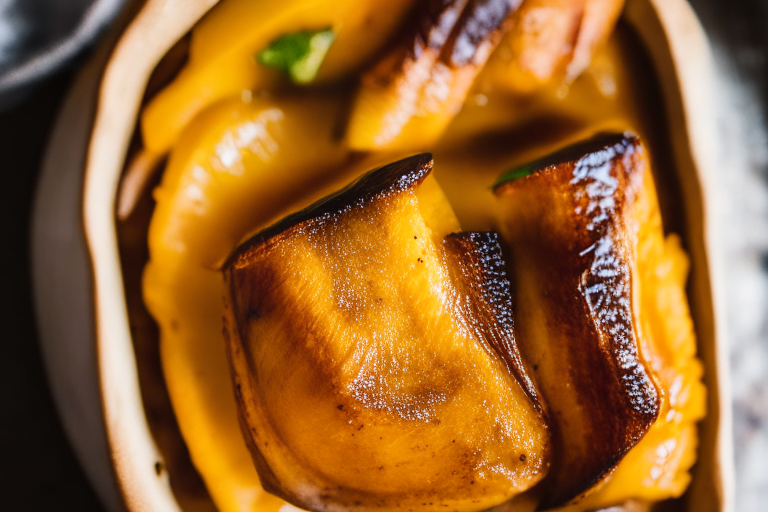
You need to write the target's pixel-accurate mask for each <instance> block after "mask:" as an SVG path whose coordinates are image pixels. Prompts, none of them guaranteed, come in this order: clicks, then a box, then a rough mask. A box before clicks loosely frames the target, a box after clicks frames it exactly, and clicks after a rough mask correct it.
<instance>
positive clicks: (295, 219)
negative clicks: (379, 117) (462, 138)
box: [223, 153, 433, 269]
mask: <svg viewBox="0 0 768 512" xmlns="http://www.w3.org/2000/svg"><path fill="white" fill-rule="evenodd" d="M432 165H433V162H432V155H431V154H430V153H421V154H418V155H414V156H411V157H408V158H403V159H402V160H398V161H397V162H393V163H391V164H388V165H385V166H383V167H379V168H378V169H374V170H372V171H369V172H367V173H366V174H364V175H363V176H361V177H360V178H358V179H357V180H356V181H354V182H352V183H351V184H349V185H348V186H347V187H345V188H343V189H341V190H339V191H338V192H336V193H334V194H331V195H329V196H326V197H324V198H322V199H320V200H319V201H316V202H315V203H312V204H311V205H309V206H307V207H306V208H304V209H303V210H301V211H298V212H296V213H294V214H291V215H288V216H287V217H285V218H284V219H282V220H280V221H278V222H276V223H275V224H273V225H272V226H270V227H268V228H266V229H264V230H263V231H260V232H259V233H257V234H255V235H254V236H252V237H251V238H249V239H248V240H247V241H246V242H244V243H243V244H241V245H240V246H239V247H238V248H237V250H235V252H234V253H233V254H232V255H231V256H230V257H229V259H228V260H227V262H226V263H224V265H223V268H224V269H226V268H229V267H233V268H239V267H240V266H242V265H244V264H247V263H248V261H249V260H250V259H251V257H250V255H251V251H255V250H260V249H259V248H260V247H261V246H262V245H263V244H265V243H268V242H269V240H270V239H271V238H273V237H276V236H279V235H280V234H281V233H283V232H285V231H287V230H288V229H289V228H292V227H294V226H298V225H306V226H308V225H311V224H322V223H325V222H331V221H332V220H333V219H334V218H335V217H338V216H339V215H342V214H343V213H344V212H347V211H349V210H351V209H353V208H363V207H364V206H365V205H366V204H369V203H370V202H372V201H373V200H375V199H379V198H383V197H386V196H391V195H394V194H397V193H399V192H402V191H404V190H407V189H409V188H412V187H414V186H416V185H418V184H419V183H421V182H422V181H423V180H424V178H426V177H427V175H428V174H429V173H430V172H432Z"/></svg>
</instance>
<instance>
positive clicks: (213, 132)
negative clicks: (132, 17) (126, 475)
mask: <svg viewBox="0 0 768 512" xmlns="http://www.w3.org/2000/svg"><path fill="white" fill-rule="evenodd" d="M410 3H411V2H410V1H408V0H396V1H392V2H390V3H389V4H388V8H387V9H376V7H377V4H376V3H375V2H355V1H352V0H337V1H336V2H335V3H334V4H335V8H334V9H329V8H328V3H327V2H324V1H319V0H291V1H288V0H283V1H280V2H278V1H258V2H254V1H252V0H228V1H227V2H223V3H222V4H221V5H220V6H219V7H217V8H216V9H215V10H214V11H212V12H211V13H210V14H209V15H208V16H207V17H206V18H205V19H204V20H203V21H202V22H201V23H200V24H199V25H198V26H197V27H196V28H195V30H194V32H193V35H192V41H191V48H190V60H189V63H188V65H187V67H186V68H185V69H184V70H183V71H182V72H181V74H179V75H178V77H177V78H176V79H175V81H174V82H172V83H171V84H170V85H169V86H168V87H166V88H165V89H164V90H163V91H162V92H160V93H159V94H158V95H157V96H156V98H155V99H154V100H153V101H152V102H151V103H150V104H149V106H148V107H147V109H146V110H145V112H144V115H143V118H142V130H143V136H144V142H145V145H146V147H147V149H148V150H149V151H154V152H158V153H163V152H165V151H166V150H168V149H170V150H171V151H170V156H169V161H168V165H167V168H166V170H165V173H164V175H163V179H162V183H161V184H160V186H159V187H158V188H157V189H156V190H155V192H154V197H155V199H156V201H157V204H156V209H155V212H154V215H153V218H152V221H151V225H150V230H149V250H150V259H149V263H148V264H147V267H146V270H145V274H144V281H143V290H144V297H145V302H146V304H147V307H148V309H149V311H150V312H151V313H152V315H153V316H154V318H155V319H156V321H157V323H158V325H159V329H160V350H161V359H162V366H163V371H164V375H165V380H166V383H167V386H168V391H169V394H170V398H171V401H172V404H173V408H174V411H175V414H176V417H177V419H178V423H179V427H180V430H181V433H182V436H183V437H184V440H185V442H186V444H187V446H188V448H189V452H190V455H191V458H192V461H193V463H194V465H195V467H196V468H197V470H198V471H199V473H200V475H201V476H202V478H203V481H204V482H205V485H206V486H207V488H208V491H209V492H210V494H211V497H212V499H213V501H214V503H215V504H216V506H217V507H218V508H219V510H221V512H244V511H258V512H277V511H278V510H279V509H280V508H281V507H283V506H286V505H287V504H286V503H285V502H284V501H282V500H281V499H279V498H276V497H274V496H272V495H270V494H268V493H266V492H265V491H264V490H263V489H262V488H261V486H260V484H259V479H258V476H257V474H256V471H255V469H254V466H253V463H252V461H251V456H250V453H249V452H248V449H247V448H246V445H245V443H244V441H243V438H242V436H241V434H240V427H239V425H238V419H237V413H236V407H235V400H234V396H233V392H232V389H231V382H230V375H229V367H228V362H227V358H226V354H225V348H224V341H223V337H222V320H221V319H222V297H223V295H224V287H223V281H222V276H221V273H220V272H219V271H218V270H217V266H218V265H219V264H220V263H221V262H222V261H223V260H224V259H225V258H226V257H227V256H228V255H229V254H230V252H231V251H232V250H233V249H234V248H235V247H236V246H237V244H238V243H239V242H240V241H241V240H242V239H243V238H244V237H245V236H247V235H248V234H249V233H252V232H254V231H255V230H258V229H259V228H262V227H264V226H266V225H268V224H269V223H271V222H273V221H274V220H276V219H278V218H280V217H281V216H283V215H285V214H286V213H288V212H290V211H294V210H296V209H298V208H300V207H301V206H304V205H307V204H309V203H310V202H311V201H312V200H314V199H316V198H318V197H321V196H322V195H324V194H326V193H328V192H329V191H331V190H334V189H335V188H337V187H338V186H339V185H340V184H344V183H346V182H348V181H350V180H351V179H352V178H353V177H354V176H356V175H359V174H360V173H361V172H363V171H365V170H368V169H370V168H372V167H374V166H375V165H376V164H379V163H383V162H386V161H388V160H389V161H391V160H393V159H394V158H396V157H398V156H403V155H402V152H401V153H400V154H398V153H397V152H396V151H395V152H393V153H390V154H387V155H383V154H375V155H367V156H366V155H361V154H359V153H352V152H350V151H349V149H348V148H346V147H345V146H344V143H343V142H342V140H343V138H342V137H341V136H340V134H342V133H343V128H344V122H345V119H346V115H347V108H348V104H349V99H350V97H351V96H352V95H353V94H352V93H353V91H352V90H345V89H343V88H342V89H339V88H336V89H335V90H334V89H331V91H332V92H327V91H326V92H322V93H321V92H310V90H307V89H304V90H301V89H295V88H285V87H280V90H281V91H282V92H275V89H276V88H277V86H276V85H274V84H275V83H280V80H278V79H277V78H276V76H275V75H273V72H272V71H265V70H264V69H263V68H259V67H258V65H257V64H255V61H254V60H253V55H255V53H257V52H258V51H259V50H260V49H261V48H263V47H264V46H265V45H266V44H268V43H269V42H270V41H271V40H272V39H274V38H275V37H276V36H278V35H281V34H284V33H289V32H292V31H296V30H298V29H304V28H307V27H312V28H325V27H328V26H332V27H334V29H336V30H337V32H338V39H337V41H336V43H335V44H334V45H333V47H332V48H331V50H330V51H329V53H328V55H327V58H326V60H325V61H324V63H323V66H322V68H321V72H320V79H321V80H325V81H330V80H333V79H334V78H337V77H339V76H344V75H345V74H349V73H352V72H356V71H357V70H358V69H359V67H360V65H361V64H363V63H365V62H366V61H367V60H368V59H369V58H370V57H371V55H372V54H373V53H374V52H375V51H376V50H377V49H379V48H380V47H381V45H382V44H383V41H385V40H386V39H387V38H388V37H390V36H391V35H392V33H393V32H394V31H395V30H397V28H398V27H399V26H400V25H401V23H402V20H403V17H404V16H405V15H406V13H407V11H408V9H409V7H410ZM374 11H375V15H374ZM634 44H635V42H634V40H633V39H632V38H631V37H630V35H629V34H628V33H627V29H626V28H625V27H619V29H618V30H617V34H615V35H614V36H613V37H612V38H611V40H610V41H609V42H608V44H607V45H606V47H605V48H603V49H602V50H600V51H599V52H598V53H597V54H596V55H595V57H594V59H593V63H592V65H591V66H590V68H589V69H588V70H587V71H586V72H585V73H584V74H583V75H582V76H581V77H580V78H579V79H577V80H576V81H575V82H574V83H573V84H571V86H570V87H569V88H567V89H566V88H564V87H558V86H556V85H553V86H551V87H547V88H544V89H540V90H538V91H537V92H535V93H533V94H531V95H529V96H525V97H523V96H516V95H515V93H510V92H509V91H508V89H506V88H504V87H501V86H500V85H499V83H500V82H502V81H501V80H497V78H496V77H494V74H493V71H492V68H489V70H487V72H484V73H483V74H481V76H480V77H479V78H478V80H477V82H476V85H475V88H474V90H473V92H472V93H471V94H470V96H469V98H468V100H467V103H466V104H465V107H464V109H463V111H462V112H461V113H460V114H459V116H458V117H457V118H456V119H455V120H454V121H453V123H452V124H451V125H450V127H449V129H448V132H447V133H446V134H444V136H443V137H442V139H441V140H440V142H439V143H438V144H437V145H436V146H435V147H431V148H423V149H427V150H432V151H433V153H434V155H435V176H436V178H437V180H438V181H439V182H440V184H441V186H442V188H443V190H444V191H445V193H446V195H447V197H448V199H449V201H450V202H451V204H452V206H453V207H454V210H455V212H456V214H457V216H458V218H459V221H460V222H461V225H462V227H463V229H466V230H476V229H491V228H492V226H491V224H490V222H491V221H490V219H492V218H493V205H494V198H493V194H492V192H491V189H490V185H491V184H492V183H493V182H494V180H495V178H496V177H497V176H498V175H500V174H501V173H502V172H503V171H504V170H506V169H508V168H509V166H511V165H513V164H519V163H521V162H522V161H524V160H528V159H530V158H533V157H536V156H541V155H542V154H544V153H545V152H547V151H549V150H551V149H555V148H556V147H558V146H562V145H563V143H564V142H566V141H571V140H573V139H574V138H576V137H579V136H583V135H584V134H589V133H594V131H596V130H597V129H603V128H610V129H614V130H616V129H619V130H625V129H629V130H633V131H634V132H636V133H638V134H639V135H640V136H641V138H644V139H645V140H646V143H647V144H648V145H649V146H650V149H651V151H653V144H652V143H650V142H649V140H651V139H649V136H650V135H651V133H652V129H653V126H652V123H651V122H650V121H649V116H648V115H647V112H645V111H644V109H648V108H649V105H646V104H643V101H642V98H641V96H640V95H639V94H638V90H639V89H640V88H641V87H640V86H641V85H642V83H640V85H639V82H638V80H639V78H638V71H637V70H636V69H634V67H633V66H632V63H633V57H632V56H633V55H634V54H633V51H635V50H634V48H635V47H634V46H633V45H634ZM244 88H245V89H248V90H249V91H251V90H254V91H257V92H253V93H252V94H251V93H250V92H249V93H247V94H242V92H243V89H244ZM270 88H271V90H272V91H273V92H271V93H261V92H258V91H263V90H270ZM518 94H519V93H518ZM651 107H652V106H651ZM489 132H493V135H492V136H490V137H485V138H482V139H480V138H478V137H477V136H478V135H480V134H483V133H489ZM489 140H490V141H491V142H488V141H489ZM649 207H652V208H656V206H655V203H654V205H653V206H649ZM654 219H655V223H654V225H652V226H643V230H642V232H641V243H640V251H647V254H648V256H647V257H646V258H645V259H643V258H640V259H639V261H647V262H651V264H648V265H646V266H645V267H644V268H640V269H639V272H640V275H641V276H642V279H643V280H644V282H645V283H648V284H647V285H646V286H643V287H642V288H643V290H644V292H643V296H642V297H641V300H642V305H643V307H645V308H647V309H648V310H649V311H650V312H651V313H649V314H648V315H647V316H648V318H651V320H650V321H649V325H643V326H641V327H642V329H643V330H644V332H645V333H646V334H647V338H648V340H649V345H650V346H648V347H643V350H644V352H645V353H646V354H649V355H650V358H651V359H652V361H653V365H654V366H655V370H656V373H657V374H658V375H659V376H660V381H661V382H660V386H661V388H662V390H663V405H662V413H661V415H660V417H659V420H657V422H656V424H655V425H654V426H653V427H652V429H651V430H650V432H649V433H648V434H647V435H646V436H645V438H644V439H643V440H642V441H641V442H640V443H639V444H638V445H637V447H635V448H634V449H633V450H632V451H631V452H630V453H629V454H628V455H627V457H626V458H625V459H624V460H623V461H622V462H621V464H620V465H619V467H618V468H617V470H616V471H615V472H614V474H613V475H612V477H611V478H610V479H609V480H608V481H607V483H606V484H605V485H603V486H602V487H601V488H600V489H599V490H597V491H596V492H594V493H592V494H591V495H590V496H589V497H588V498H587V500H586V501H585V502H583V503H582V504H580V505H579V506H577V507H576V508H575V509H584V508H585V507H598V506H604V505H609V504H614V503H619V502H621V501H623V500H626V499H628V498H639V499H648V500H657V499H663V498H668V497H674V496H679V495H680V494H681V493H682V492H683V491H684V489H685V487H686V485H687V483H688V480H689V478H690V477H689V475H688V469H689V468H690V466H691V464H692V463H693V462H694V459H695V453H696V443H697V438H696V427H695V422H696V421H697V420H698V419H700V418H701V417H702V416H703V413H704V388H703V386H702V384H701V383H700V377H701V372H702V369H701V365H700V363H699V362H698V360H697V359H696V357H695V339H694V336H693V330H692V326H691V323H690V318H689V314H688V305H687V301H686V296H685V291H684V283H685V280H686V275H687V270H688V260H687V257H686V255H685V253H684V252H683V251H682V249H681V248H680V244H679V241H678V239H677V237H675V236H674V235H670V236H669V237H667V238H666V240H664V239H662V235H661V231H660V228H659V225H660V222H661V219H660V215H659V214H658V211H657V212H656V215H655V217H654ZM670 318H674V319H680V323H679V324H678V323H673V322H670V321H669V320H668V319H670ZM288 507H290V506H288ZM575 509H574V510H575ZM286 510H287V509H286ZM286 510H283V512H286Z"/></svg>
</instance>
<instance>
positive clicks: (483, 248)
mask: <svg viewBox="0 0 768 512" xmlns="http://www.w3.org/2000/svg"><path fill="white" fill-rule="evenodd" d="M445 247H446V251H447V253H448V256H449V258H451V259H452V260H453V261H452V263H453V265H451V269H452V270H453V271H454V272H455V273H456V274H458V276H455V277H454V279H453V282H454V283H455V284H456V286H457V287H459V288H460V289H461V288H464V290H462V291H464V292H465V296H467V297H472V298H473V301H472V303H471V304H469V307H471V308H472V312H473V315H470V316H469V320H470V321H471V322H472V328H473V329H474V330H475V331H477V332H480V333H482V335H481V339H483V340H484V341H485V342H486V343H487V346H486V347H485V348H486V350H488V352H489V353H491V354H493V355H495V356H496V357H498V358H499V359H500V360H501V361H502V362H503V363H504V365H505V366H506V368H507V371H508V372H509V373H510V374H511V375H513V376H514V377H515V379H516V380H517V382H518V383H520V385H521V386H522V387H523V389H524V390H525V392H526V394H527V395H528V398H529V399H530V400H531V401H532V402H533V403H534V404H535V405H536V407H537V409H538V410H539V412H541V413H542V414H543V413H544V407H543V406H542V401H541V397H540V396H539V392H538V390H537V389H536V386H535V384H534V382H533V379H532V378H531V373H530V372H529V370H530V369H529V368H527V367H526V365H525V362H524V361H523V358H522V356H521V354H520V349H519V348H518V346H517V342H516V341H515V322H514V316H513V312H512V295H511V286H510V282H509V278H508V276H507V268H506V262H505V261H504V257H503V256H502V250H501V245H500V243H499V234H498V233H496V232H495V231H482V232H476V231H469V232H462V233H451V234H450V235H448V236H447V237H446V238H445Z"/></svg>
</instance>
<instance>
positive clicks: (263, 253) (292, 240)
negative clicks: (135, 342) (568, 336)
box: [224, 155, 549, 511]
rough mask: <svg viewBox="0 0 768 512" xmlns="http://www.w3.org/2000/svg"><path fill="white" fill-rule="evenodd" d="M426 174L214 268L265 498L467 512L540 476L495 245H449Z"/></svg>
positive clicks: (387, 184)
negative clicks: (224, 287) (221, 281)
mask: <svg viewBox="0 0 768 512" xmlns="http://www.w3.org/2000/svg"><path fill="white" fill-rule="evenodd" d="M431 168H432V162H431V156H430V155H419V156H415V157H411V158H407V159H405V160H402V161H399V162H396V163H394V164H390V165H388V166H385V167H383V168H380V169H378V170H375V171H373V172H371V173H369V174H367V175H365V176H364V177H363V178H361V179H360V180H359V181H357V182H355V183H354V184H352V185H351V186H349V187H348V188H346V189H344V190H343V191H341V192H339V193H337V194H336V195H334V196H331V197H328V198H326V199H325V200H323V201H320V202H318V203H316V204H315V205H313V206H311V207H309V208H308V209H306V210H304V211H302V212H299V213H298V214H295V215H293V216H290V217H287V218H286V219H284V220H283V221H281V222H279V223H278V224H276V225H275V226H273V227H271V228H268V229H267V230H265V231H264V232H262V233H260V234H257V235H256V236H255V237H254V238H252V239H251V240H249V241H248V242H246V243H245V244H244V245H243V246H241V248H240V249H239V250H238V251H237V252H236V253H235V254H234V255H233V257H232V258H231V259H230V261H229V263H228V264H227V265H226V267H225V270H224V272H225V279H226V282H227V284H228V289H229V298H228V305H227V308H226V316H225V330H226V334H227V339H228V354H229V359H230V364H231V367H232V371H233V379H234V385H235V389H236V398H237V401H238V410H239V415H240V421H241V426H242V429H243V433H244V436H245V438H246V442H247V444H248V446H249V448H250V450H251V453H252V455H253V459H254V462H255V465H256V467H257V469H258V472H259V475H260V478H261V480H262V482H263V484H264V486H265V488H267V489H268V490H270V491H271V492H273V493H275V494H277V495H279V496H281V497H284V498H285V499H286V500H288V501H290V502H291V503H293V504H295V505H298V506H300V507H303V508H306V509H310V510H317V511H320V510H323V511H324V510H333V511H335V510H339V511H340V510H354V511H363V510H418V511H438V510H445V509H446V508H447V509H448V510H459V511H478V510H483V509H486V508H488V507H491V506H494V505H498V504H500V503H503V502H507V501H508V500H510V499H511V498H514V497H515V496H516V495H518V494H520V493H522V492H523V491H525V490H527V489H529V488H530V487H532V486H534V485H535V484H536V483H537V482H539V481H540V480H541V479H542V478H543V477H544V475H545V473H546V471H547V468H548V465H549V434H548V429H547V426H546V424H545V421H544V419H543V414H542V412H541V404H540V401H539V396H538V393H537V391H536V388H535V387H534V386H533V382H532V379H531V378H530V376H529V375H528V373H527V372H526V369H525V367H524V365H523V364H522V362H521V357H520V354H519V351H518V350H517V347H516V344H515V335H514V329H513V321H512V315H511V311H510V309H509V305H510V303H511V298H510V296H509V282H508V280H507V278H506V273H505V264H504V260H503V258H502V256H501V249H500V246H499V243H498V240H497V238H498V237H497V235H496V234H494V233H458V234H451V233H453V232H455V231H457V230H458V223H457V221H456V219H455V217H454V215H453V212H452V211H451V209H450V206H449V205H448V203H447V202H446V200H445V198H444V196H443V194H442V191H441V190H440V188H439V186H438V185H437V182H436V181H435V180H434V178H432V177H431V176H430V175H429V173H430V171H431ZM535 505H536V504H535V503H533V502H531V500H530V499H525V498H523V499H520V500H517V501H514V500H513V504H512V506H511V509H512V510H531V509H532V508H533V507H535Z"/></svg>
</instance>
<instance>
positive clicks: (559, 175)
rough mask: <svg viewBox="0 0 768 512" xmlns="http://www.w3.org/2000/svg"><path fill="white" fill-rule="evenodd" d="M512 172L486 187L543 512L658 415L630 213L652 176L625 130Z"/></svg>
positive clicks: (585, 486) (602, 470)
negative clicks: (498, 236)
mask: <svg viewBox="0 0 768 512" xmlns="http://www.w3.org/2000/svg"><path fill="white" fill-rule="evenodd" d="M525 174H527V175H525ZM512 175H513V176H518V177H517V179H513V180H512V181H508V182H506V183H503V184H501V185H499V186H497V188H496V195H497V198H498V208H499V209H498V211H499V216H498V219H497V221H498V225H499V228H500V231H501V233H502V236H503V238H504V240H505V242H506V243H507V244H508V245H509V247H510V251H511V262H512V267H511V268H512V276H513V282H514V283H515V312H516V318H517V329H518V344H519V347H520V350H521V352H522V354H523V357H524V358H525V359H526V361H527V362H528V364H530V365H532V367H533V369H534V376H535V379H536V382H537V384H538V385H539V386H540V389H541V393H542V395H543V397H544V401H545V402H546V404H547V407H548V409H549V414H550V419H551V422H550V424H549V426H550V429H551V431H552V449H553V451H552V467H551V469H550V472H549V474H548V476H547V478H546V479H545V481H544V482H542V485H543V486H544V489H545V498H544V502H543V504H542V505H543V506H544V507H553V506H557V505H561V504H564V503H567V502H569V501H571V500H573V499H575V498H579V497H580V496H581V495H582V494H584V493H585V492H586V491H588V490H589V489H590V488H593V486H594V485H595V484H597V483H598V482H600V481H601V480H603V479H604V478H605V477H606V475H608V474H609V473H610V472H611V471H612V470H613V469H614V468H615V467H616V465H617V464H618V463H619V461H620V460H621V459H622V457H623V456H624V455H625V454H626V453H627V452H628V451H629V450H630V449H631V448H632V447H633V446H635V445H636V444H637V443H638V441H640V439H641V438H642V437H643V436H644V435H645V433H646V432H647V431H648V429H649V428H650V427H651V425H652V424H653V423H654V421H655V420H656V418H657V416H658V413H659V407H660V397H659V391H658V389H657V386H656V384H655V376H653V375H652V373H651V371H650V366H649V363H648V361H646V360H645V359H644V357H646V356H647V354H644V352H643V345H644V343H645V340H644V339H643V338H642V336H643V335H642V333H641V331H640V330H639V328H638V326H639V325H641V324H640V322H639V319H640V315H642V314H643V312H642V311H641V310H640V308H639V304H638V300H637V298H638V295H637V294H638V293H639V286H640V283H639V282H638V279H637V277H636V276H637V265H636V259H637V253H636V247H637V235H638V230H639V226H638V224H637V222H635V221H634V219H635V217H634V216H633V209H634V208H635V207H636V206H637V204H638V195H639V194H641V193H642V192H643V182H644V180H650V179H652V178H651V175H650V171H649V166H648V162H647V159H646V154H645V151H644V149H643V147H642V146H641V144H640V142H639V140H638V139H637V138H636V137H635V136H633V135H628V134H620V135H606V136H599V137H598V138H595V139H594V140H591V141H588V142H586V143H583V144H580V145H577V146H574V147H571V148H569V149H567V150H565V151H563V152H560V153H557V154H555V155H553V156H552V157H550V158H549V159H548V160H547V161H543V162H539V163H538V164H536V165H534V166H532V167H530V168H528V169H523V170H522V171H518V172H517V173H513V174H512ZM521 175H524V176H523V177H519V176H521Z"/></svg>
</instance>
